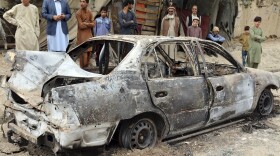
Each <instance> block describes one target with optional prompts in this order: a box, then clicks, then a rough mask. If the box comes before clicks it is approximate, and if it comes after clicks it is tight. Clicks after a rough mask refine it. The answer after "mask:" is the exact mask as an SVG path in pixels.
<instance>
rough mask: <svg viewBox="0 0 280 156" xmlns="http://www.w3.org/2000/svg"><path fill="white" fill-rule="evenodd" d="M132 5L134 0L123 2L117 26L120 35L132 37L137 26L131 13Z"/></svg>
mask: <svg viewBox="0 0 280 156" xmlns="http://www.w3.org/2000/svg"><path fill="white" fill-rule="evenodd" d="M133 5H134V0H125V1H124V3H123V6H124V7H123V10H122V11H120V12H119V14H118V17H119V24H120V27H121V32H120V34H123V35H133V34H135V33H134V31H135V29H136V26H137V21H136V17H135V14H134V12H132V11H131V9H132V8H133Z"/></svg>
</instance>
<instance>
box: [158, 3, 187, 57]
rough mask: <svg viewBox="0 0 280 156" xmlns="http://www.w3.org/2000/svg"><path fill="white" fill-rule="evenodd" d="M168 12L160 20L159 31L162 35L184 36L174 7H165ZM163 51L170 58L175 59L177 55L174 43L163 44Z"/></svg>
mask: <svg viewBox="0 0 280 156" xmlns="http://www.w3.org/2000/svg"><path fill="white" fill-rule="evenodd" d="M167 11H168V14H167V15H166V16H164V17H163V19H162V21H161V32H160V35H162V36H171V37H178V36H185V34H184V30H183V27H182V25H181V22H180V19H179V17H178V16H177V15H176V8H175V6H173V5H170V6H169V7H168V8H167ZM163 48H164V50H165V52H167V53H168V55H169V57H170V58H171V59H175V58H176V56H177V46H176V44H166V45H163Z"/></svg>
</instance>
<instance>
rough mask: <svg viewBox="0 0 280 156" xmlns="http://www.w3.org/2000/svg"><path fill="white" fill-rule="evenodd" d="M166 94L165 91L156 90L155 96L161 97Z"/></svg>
mask: <svg viewBox="0 0 280 156" xmlns="http://www.w3.org/2000/svg"><path fill="white" fill-rule="evenodd" d="M167 95H168V93H167V91H160V92H156V94H155V97H156V98H161V97H165V96H167Z"/></svg>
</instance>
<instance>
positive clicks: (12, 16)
mask: <svg viewBox="0 0 280 156" xmlns="http://www.w3.org/2000/svg"><path fill="white" fill-rule="evenodd" d="M21 2H22V3H21V4H18V5H16V6H14V7H13V8H12V9H10V10H8V11H7V12H5V14H4V15H3V17H4V19H5V20H7V21H8V22H9V23H11V24H13V25H15V26H16V27H17V30H16V33H15V44H16V50H33V51H39V41H38V38H39V35H40V26H39V11H38V8H37V7H36V6H35V5H32V4H30V0H21ZM88 5H89V0H80V9H79V10H78V11H77V12H76V19H77V25H78V28H77V44H80V43H82V42H84V41H86V40H87V39H89V38H91V37H93V36H101V35H107V34H109V33H111V32H112V30H111V28H112V26H111V25H112V22H111V20H110V19H109V18H108V15H107V13H108V8H107V7H105V6H104V7H102V8H101V10H100V12H99V14H98V16H96V17H93V14H92V12H91V11H90V10H89V9H88ZM133 6H134V0H124V2H123V9H122V10H121V11H120V12H119V13H118V23H119V25H120V34H124V35H133V34H137V20H136V16H135V14H134V12H133V11H132V9H133ZM197 13H198V7H197V5H194V6H193V7H192V14H191V15H189V16H187V19H186V23H182V22H181V20H180V18H179V17H178V16H177V13H176V6H175V5H173V4H172V3H171V4H170V6H169V7H168V8H167V14H166V16H164V17H163V19H162V22H161V27H160V28H161V29H160V30H161V31H160V35H162V36H172V37H178V36H189V37H196V38H203V37H202V29H201V28H200V26H201V23H202V18H201V16H200V15H198V14H197ZM41 14H42V17H43V18H45V19H46V20H47V28H46V34H47V46H48V51H51V52H66V51H67V47H68V44H69V30H68V26H67V21H68V20H69V19H70V18H71V11H70V7H69V4H68V2H67V1H66V0H44V1H43V5H42V12H41ZM254 22H255V25H254V27H252V28H250V27H249V26H246V27H245V28H244V33H243V34H242V35H241V37H240V43H241V44H242V63H243V65H244V66H245V65H247V66H248V67H252V68H257V67H258V64H259V63H260V60H261V53H262V48H261V42H263V41H264V40H265V37H263V33H262V30H261V28H260V23H261V17H256V18H255V19H254ZM182 24H185V25H186V26H187V33H186V34H185V32H184V30H183V26H182ZM0 35H1V37H2V38H3V39H4V41H5V39H6V37H5V32H4V30H3V27H2V24H1V21H0ZM206 39H208V40H212V41H213V42H216V43H218V44H223V42H224V41H225V38H224V37H223V36H221V35H220V34H219V28H218V27H217V26H214V27H213V29H212V31H210V32H209V34H208V35H207V37H206ZM26 41H32V42H26ZM5 43H6V42H5ZM101 48H102V45H96V48H95V49H94V51H95V52H96V58H95V60H96V65H97V66H98V64H99V58H98V56H99V52H100V51H101ZM92 51H93V49H92V48H89V49H88V50H87V52H85V53H84V54H83V55H82V56H81V57H80V66H81V67H82V68H86V67H87V66H88V65H89V60H90V56H91V52H92Z"/></svg>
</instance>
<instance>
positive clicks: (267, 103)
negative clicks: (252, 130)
mask: <svg viewBox="0 0 280 156" xmlns="http://www.w3.org/2000/svg"><path fill="white" fill-rule="evenodd" d="M258 106H259V112H260V114H261V115H268V114H270V112H271V110H272V106H273V97H272V95H271V93H270V92H269V91H267V90H265V91H263V92H262V94H261V96H260V99H259V103H258Z"/></svg>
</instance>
